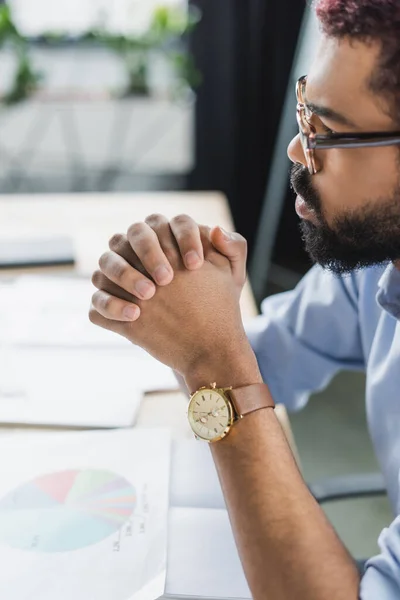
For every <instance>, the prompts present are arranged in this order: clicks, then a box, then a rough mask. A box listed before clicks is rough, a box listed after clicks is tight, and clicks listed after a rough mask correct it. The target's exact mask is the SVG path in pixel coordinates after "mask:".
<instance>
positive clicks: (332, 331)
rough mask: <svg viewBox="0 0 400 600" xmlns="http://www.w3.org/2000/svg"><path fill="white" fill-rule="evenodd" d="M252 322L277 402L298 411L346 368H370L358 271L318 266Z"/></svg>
mask: <svg viewBox="0 0 400 600" xmlns="http://www.w3.org/2000/svg"><path fill="white" fill-rule="evenodd" d="M261 308H262V314H261V315H260V316H258V317H256V318H255V319H253V320H252V321H250V322H249V323H248V324H247V326H246V332H247V336H248V338H249V341H250V343H251V346H252V348H253V350H254V352H255V354H256V356H257V360H258V364H259V367H260V371H261V374H262V376H263V378H264V381H265V382H266V383H267V384H268V385H269V387H270V390H271V393H272V395H273V397H274V399H275V401H276V402H279V403H283V404H285V405H286V407H287V408H288V409H289V410H298V409H300V408H302V407H303V406H304V405H305V404H306V403H307V401H308V399H309V397H310V395H311V394H312V393H313V392H316V391H319V390H322V389H324V388H325V387H326V386H327V385H328V383H329V382H330V380H331V379H332V377H333V376H334V375H335V374H336V373H337V372H338V371H340V370H343V369H347V370H362V369H364V366H365V365H364V363H365V361H364V356H363V351H362V343H361V336H360V327H359V318H358V288H357V280H356V277H355V276H354V275H349V276H335V275H333V274H332V273H330V272H328V271H325V270H323V269H322V268H321V267H320V266H319V265H316V266H314V267H313V268H312V269H311V270H310V271H309V272H308V274H307V275H306V276H305V277H304V278H303V279H302V280H301V282H300V283H299V284H298V286H297V287H296V288H295V289H294V290H292V291H290V292H285V293H283V294H278V295H276V296H271V297H269V298H267V299H266V300H264V302H263V303H262V305H261Z"/></svg>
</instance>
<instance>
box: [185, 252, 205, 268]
mask: <svg viewBox="0 0 400 600" xmlns="http://www.w3.org/2000/svg"><path fill="white" fill-rule="evenodd" d="M185 262H186V264H187V266H188V267H195V266H196V265H199V264H200V262H201V258H200V256H199V255H198V254H197V252H195V251H194V250H191V251H190V252H188V253H187V254H186V255H185Z"/></svg>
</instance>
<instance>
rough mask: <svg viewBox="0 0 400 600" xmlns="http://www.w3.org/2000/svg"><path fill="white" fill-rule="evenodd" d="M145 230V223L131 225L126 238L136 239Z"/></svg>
mask: <svg viewBox="0 0 400 600" xmlns="http://www.w3.org/2000/svg"><path fill="white" fill-rule="evenodd" d="M145 228H146V223H142V222H140V223H133V224H132V225H130V226H129V228H128V237H138V236H141V235H143V232H144V230H145Z"/></svg>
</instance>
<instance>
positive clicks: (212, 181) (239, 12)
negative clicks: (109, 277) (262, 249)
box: [188, 0, 304, 251]
mask: <svg viewBox="0 0 400 600" xmlns="http://www.w3.org/2000/svg"><path fill="white" fill-rule="evenodd" d="M191 3H192V4H195V5H196V6H198V7H199V8H200V10H201V11H202V13H203V18H202V21H201V23H200V25H199V26H198V28H197V30H196V31H195V33H194V34H193V37H192V40H191V44H192V50H193V53H194V56H195V60H196V62H197V65H198V67H199V69H200V71H201V72H202V74H203V84H202V86H201V87H200V89H199V90H198V100H197V109H196V166H195V169H194V171H193V173H192V174H191V175H190V177H189V181H188V185H189V187H190V188H191V189H196V190H210V189H212V190H221V191H222V192H224V193H225V194H226V195H227V196H228V199H229V202H230V205H231V209H232V213H233V217H234V220H235V224H236V227H237V229H238V231H240V233H242V234H243V235H244V236H245V237H246V238H247V239H248V241H249V245H250V251H251V247H252V240H253V239H254V236H255V231H256V228H257V222H258V218H259V214H260V210H261V206H262V201H263V195H264V191H265V187H266V181H267V177H268V165H269V162H270V158H271V154H272V151H273V147H274V139H275V135H276V132H277V126H278V122H279V116H280V112H281V107H282V104H283V99H284V95H285V92H286V87H287V81H288V76H289V72H290V68H291V64H292V60H293V55H294V50H295V47H296V42H297V37H298V33H299V28H300V24H301V18H302V15H303V11H304V3H303V1H302V0H191Z"/></svg>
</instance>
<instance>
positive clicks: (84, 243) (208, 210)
mask: <svg viewBox="0 0 400 600" xmlns="http://www.w3.org/2000/svg"><path fill="white" fill-rule="evenodd" d="M152 213H161V214H164V215H165V216H166V217H167V218H172V217H173V216H176V215H178V214H181V213H185V214H188V215H190V216H191V217H193V219H194V220H195V221H197V222H198V223H201V224H203V225H209V226H215V225H221V226H222V227H224V228H225V229H228V230H229V229H230V230H231V229H233V222H232V218H231V214H230V210H229V206H228V203H227V201H226V199H225V197H224V196H223V195H221V194H219V193H214V192H212V193H211V192H210V193H182V192H175V193H174V192H172V193H135V194H74V195H29V196H24V195H11V196H0V238H1V239H2V240H6V239H15V238H16V237H26V238H28V237H31V238H35V237H37V238H40V237H53V236H57V235H58V234H60V235H64V236H65V235H67V236H70V237H72V239H73V242H74V247H75V256H76V259H77V260H76V266H75V268H74V269H70V268H69V269H68V270H70V271H71V270H72V271H74V272H76V273H79V274H87V275H90V274H91V273H92V272H93V271H94V269H95V268H96V267H97V262H98V259H99V257H100V255H101V254H102V253H103V252H104V251H105V250H107V248H108V245H107V244H108V240H109V238H110V237H111V236H112V235H113V234H114V233H117V232H125V231H126V230H127V228H128V227H129V225H130V224H132V223H134V222H136V221H142V220H144V219H145V218H146V217H147V216H148V215H150V214H152ZM62 270H65V268H62ZM32 271H33V270H32V269H31V270H30V272H32ZM36 271H38V270H36ZM44 271H47V272H48V271H54V268H53V269H40V271H39V272H44ZM59 271H60V269H57V272H59ZM22 272H23V271H21V270H19V271H18V273H19V274H21V273H22ZM3 273H4V274H5V275H7V276H9V275H11V274H12V273H11V272H10V271H4V272H3ZM241 309H242V315H243V317H244V319H248V318H251V317H253V316H255V315H256V314H257V307H256V304H255V301H254V298H253V294H252V292H251V289H250V285H249V284H248V283H247V284H246V286H245V289H244V291H243V295H242V300H241ZM171 405H173V409H172V406H171ZM277 412H278V415H279V418H280V421H281V423H282V426H283V428H284V429H285V432H286V435H287V437H288V439H289V442H290V443H291V445H292V449H293V451H294V452H295V454H296V456H297V453H296V447H295V444H294V440H293V436H292V432H291V428H290V424H289V420H288V417H287V414H286V411H285V409H284V408H283V407H282V406H279V407H278V410H277ZM137 423H138V425H140V426H145V427H154V426H164V427H165V426H166V425H167V426H170V427H171V428H172V430H173V432H174V435H175V436H176V437H191V436H192V434H191V431H190V429H189V426H188V424H187V420H186V398H185V397H184V395H183V394H182V393H180V392H172V393H168V394H165V393H162V394H146V398H145V401H144V402H143V403H142V408H141V410H140V413H139V417H138V421H137ZM0 430H1V431H2V432H3V431H8V432H10V428H9V427H1V428H0ZM16 430H18V431H20V430H21V428H20V427H19V428H18V429H16V428H13V431H16ZM37 430H38V429H37V428H35V431H37Z"/></svg>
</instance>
